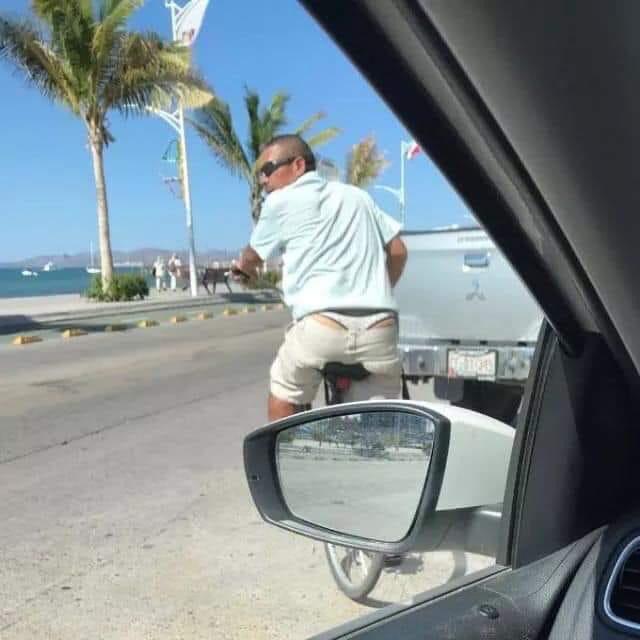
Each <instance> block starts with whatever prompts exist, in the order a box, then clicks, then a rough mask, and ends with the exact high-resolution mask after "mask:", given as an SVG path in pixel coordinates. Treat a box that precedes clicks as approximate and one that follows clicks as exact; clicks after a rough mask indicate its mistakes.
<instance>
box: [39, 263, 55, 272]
mask: <svg viewBox="0 0 640 640" xmlns="http://www.w3.org/2000/svg"><path fill="white" fill-rule="evenodd" d="M42 270H43V271H55V270H56V265H55V264H54V263H53V262H47V264H45V265H44V267H42Z"/></svg>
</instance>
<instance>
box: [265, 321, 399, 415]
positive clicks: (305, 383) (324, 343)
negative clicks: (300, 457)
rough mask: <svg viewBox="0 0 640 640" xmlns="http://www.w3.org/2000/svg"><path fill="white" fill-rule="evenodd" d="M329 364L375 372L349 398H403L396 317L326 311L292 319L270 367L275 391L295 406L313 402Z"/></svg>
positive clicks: (352, 389) (276, 395)
mask: <svg viewBox="0 0 640 640" xmlns="http://www.w3.org/2000/svg"><path fill="white" fill-rule="evenodd" d="M327 362H342V363H344V364H356V363H361V364H362V365H363V366H364V367H365V369H367V371H369V372H370V373H371V375H370V376H369V377H368V378H365V379H364V380H361V381H358V382H354V383H353V384H352V385H351V389H350V390H349V393H347V394H345V398H344V400H345V402H355V401H359V400H371V399H374V398H400V397H401V395H402V365H401V362H400V358H399V356H398V320H397V315H396V314H395V313H393V312H390V311H381V312H376V313H369V312H367V315H363V312H362V311H353V312H348V311H342V310H341V311H340V312H333V311H332V312H329V311H322V312H319V313H315V314H312V315H308V316H305V317H304V318H302V319H300V320H298V321H296V322H293V323H292V324H290V325H289V326H288V327H287V331H286V333H285V340H284V343H283V344H282V346H281V347H280V349H279V351H278V355H277V356H276V359H275V360H274V362H273V364H272V365H271V372H270V375H271V385H270V390H271V394H272V395H273V396H275V397H276V398H279V399H280V400H285V401H286V402H289V403H291V404H296V405H304V404H309V403H311V402H312V401H313V400H314V398H315V397H316V394H317V392H318V387H319V385H320V383H321V382H322V373H321V371H322V368H323V367H324V365H325V364H326V363H327Z"/></svg>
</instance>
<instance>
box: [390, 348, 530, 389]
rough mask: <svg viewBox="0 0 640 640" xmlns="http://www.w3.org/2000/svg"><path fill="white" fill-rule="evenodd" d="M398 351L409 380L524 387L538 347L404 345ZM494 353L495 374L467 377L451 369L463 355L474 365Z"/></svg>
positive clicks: (474, 374) (470, 374) (470, 375)
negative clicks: (492, 382)
mask: <svg viewBox="0 0 640 640" xmlns="http://www.w3.org/2000/svg"><path fill="white" fill-rule="evenodd" d="M398 349H399V352H400V359H401V361H402V367H403V371H404V374H405V376H408V377H418V378H422V377H431V376H443V377H446V378H461V379H468V380H495V381H499V382H518V383H524V381H525V380H526V379H527V377H528V376H529V371H530V369H531V361H532V360H533V353H534V350H535V346H534V345H530V346H529V345H528V346H511V347H493V346H490V345H487V346H485V345H472V346H467V345H451V344H446V345H444V344H432V345H424V344H423V345H417V344H407V343H400V344H399V346H398ZM491 353H495V368H494V370H493V373H491V372H489V373H487V372H486V371H484V372H482V373H480V372H477V373H474V372H473V371H471V372H469V373H467V374H460V372H459V371H456V370H455V369H453V368H452V367H451V366H450V365H451V362H452V358H453V357H456V356H457V357H458V358H459V357H460V356H461V355H463V356H468V357H469V358H468V360H469V361H470V362H471V363H473V361H474V359H480V358H481V357H482V356H484V355H487V354H491ZM490 359H491V358H490ZM471 368H472V367H471Z"/></svg>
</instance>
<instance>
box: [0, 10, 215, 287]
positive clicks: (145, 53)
mask: <svg viewBox="0 0 640 640" xmlns="http://www.w3.org/2000/svg"><path fill="white" fill-rule="evenodd" d="M143 2H144V0H97V1H96V0H32V11H33V14H34V17H35V20H33V19H32V20H28V19H26V20H17V19H11V18H9V17H6V16H3V15H0V59H4V60H6V61H7V62H8V63H10V64H12V65H13V66H14V67H15V68H17V69H18V70H19V71H21V72H23V73H24V75H25V77H26V79H27V82H28V83H29V84H31V85H33V86H35V87H36V88H37V89H39V90H40V92H41V93H42V94H43V95H44V96H46V97H47V98H49V99H50V100H52V101H54V102H58V103H60V104H62V105H64V106H65V107H67V108H68V109H70V110H71V112H72V113H74V114H75V115H76V116H77V117H78V118H80V120H82V122H83V123H84V125H85V127H86V130H87V138H88V146H89V148H90V150H91V156H92V160H93V172H94V178H95V183H96V193H97V203H98V231H99V239H100V259H101V268H102V279H103V284H104V286H108V284H109V283H110V281H111V279H112V276H113V258H112V254H111V240H110V234H109V207H108V201H107V189H106V184H105V175H104V164H103V153H104V149H105V147H107V146H108V145H109V144H110V143H111V142H113V141H114V140H115V139H114V137H113V135H112V134H111V132H110V130H109V122H108V119H107V117H108V114H109V112H110V111H112V110H115V111H118V112H120V113H121V114H123V115H133V114H142V113H145V110H146V109H147V108H148V107H160V106H165V107H167V106H168V104H169V103H171V101H172V100H176V99H180V100H182V101H183V102H184V103H185V104H186V105H189V106H201V105H202V104H204V103H205V102H206V100H208V99H210V97H211V94H210V93H209V92H208V91H207V88H206V85H205V83H204V81H203V80H202V79H201V78H200V77H199V76H198V75H197V74H196V73H195V72H194V71H192V70H191V68H190V51H189V49H188V48H187V47H184V46H182V45H178V44H174V43H169V42H166V41H164V40H163V39H162V38H161V37H160V36H158V35H157V34H155V33H145V34H141V33H133V32H130V31H127V30H126V28H125V27H126V23H127V21H128V19H129V17H130V16H131V14H132V13H133V12H134V11H135V10H136V9H138V8H139V7H140V6H141V5H142V4H143Z"/></svg>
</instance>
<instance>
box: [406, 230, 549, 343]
mask: <svg viewBox="0 0 640 640" xmlns="http://www.w3.org/2000/svg"><path fill="white" fill-rule="evenodd" d="M402 238H403V240H404V242H405V244H406V245H407V249H408V254H409V258H408V261H407V265H406V268H405V271H404V273H403V275H402V278H401V279H400V281H399V282H398V284H397V285H396V289H395V296H396V300H397V301H398V305H399V309H400V343H401V344H407V343H411V344H424V343H425V342H433V341H446V342H453V343H459V342H466V343H478V342H482V343H488V344H501V345H507V344H517V343H522V342H530V343H531V342H535V340H536V338H537V335H538V331H539V329H540V324H541V322H542V313H541V311H540V309H539V307H538V306H537V304H536V302H535V301H534V300H533V298H532V297H531V295H530V294H529V292H528V291H527V289H526V288H525V286H524V285H523V284H522V282H521V281H520V279H519V277H518V276H517V275H516V274H515V273H514V271H513V269H512V268H511V266H510V265H509V264H508V262H507V261H506V260H505V259H504V258H503V256H502V255H501V253H500V252H499V251H497V249H496V248H495V246H494V244H493V243H492V241H491V240H490V239H489V237H488V236H487V235H486V233H485V232H484V231H482V230H481V229H473V230H446V231H427V232H405V233H403V235H402Z"/></svg>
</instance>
